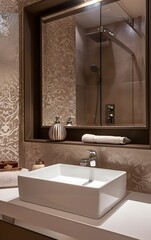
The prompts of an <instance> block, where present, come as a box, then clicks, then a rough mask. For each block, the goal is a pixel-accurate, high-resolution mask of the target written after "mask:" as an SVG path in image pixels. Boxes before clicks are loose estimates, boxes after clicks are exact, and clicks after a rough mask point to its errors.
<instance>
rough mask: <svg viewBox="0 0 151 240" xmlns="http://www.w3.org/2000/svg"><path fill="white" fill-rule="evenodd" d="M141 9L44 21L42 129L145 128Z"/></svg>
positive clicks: (134, 4) (138, 2)
mask: <svg viewBox="0 0 151 240" xmlns="http://www.w3.org/2000/svg"><path fill="white" fill-rule="evenodd" d="M145 5H146V1H145V0H133V1H131V0H120V1H113V2H112V3H109V4H103V1H102V2H100V3H96V4H93V5H91V6H89V7H85V9H84V11H83V8H82V11H81V12H80V13H79V11H78V13H75V12H72V11H71V13H70V14H69V13H68V16H65V15H63V16H62V14H60V15H59V17H57V18H55V19H53V18H52V15H50V16H48V17H46V18H42V126H50V125H52V124H53V123H54V121H55V117H56V116H60V117H61V122H62V123H63V124H65V125H67V126H77V127H78V126H112V127H113V126H146V76H145V72H146V54H145V48H146V46H145V45H146V11H145V9H146V7H145Z"/></svg>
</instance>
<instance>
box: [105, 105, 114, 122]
mask: <svg viewBox="0 0 151 240" xmlns="http://www.w3.org/2000/svg"><path fill="white" fill-rule="evenodd" d="M105 109H106V110H105V111H106V113H105V115H106V124H115V104H106V108H105Z"/></svg>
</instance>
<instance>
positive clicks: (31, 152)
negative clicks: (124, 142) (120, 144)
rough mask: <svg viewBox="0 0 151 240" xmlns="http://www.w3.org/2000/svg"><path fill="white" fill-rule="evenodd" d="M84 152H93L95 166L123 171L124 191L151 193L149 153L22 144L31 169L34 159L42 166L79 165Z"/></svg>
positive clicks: (77, 146) (114, 148)
mask: <svg viewBox="0 0 151 240" xmlns="http://www.w3.org/2000/svg"><path fill="white" fill-rule="evenodd" d="M88 149H93V150H96V151H97V154H98V167H101V168H108V169H115V170H123V171H126V172H127V189H128V190H131V191H137V192H144V193H151V160H150V159H151V151H150V150H138V149H129V148H117V147H112V148H111V147H96V146H95V147H94V146H93V147H92V146H87V145H85V144H84V145H82V146H81V145H68V144H57V143H49V142H48V143H26V144H25V153H26V154H25V162H26V167H27V168H29V169H32V166H33V164H34V163H35V161H36V160H37V159H39V158H40V159H42V160H43V161H44V162H45V164H46V166H48V165H52V164H55V163H66V164H74V165H79V164H80V160H81V159H83V158H88V155H89V154H88V151H87V150H88Z"/></svg>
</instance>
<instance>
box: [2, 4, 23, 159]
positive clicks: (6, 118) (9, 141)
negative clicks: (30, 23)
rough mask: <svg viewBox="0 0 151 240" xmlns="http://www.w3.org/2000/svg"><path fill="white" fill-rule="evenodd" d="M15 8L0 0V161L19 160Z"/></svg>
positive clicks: (17, 56)
mask: <svg viewBox="0 0 151 240" xmlns="http://www.w3.org/2000/svg"><path fill="white" fill-rule="evenodd" d="M17 12H18V5H17V1H11V0H10V1H6V0H5V1H0V18H1V27H0V161H10V160H16V161H18V160H19V16H18V14H17ZM2 19H3V20H2ZM3 24H4V25H5V26H3ZM4 27H5V28H4Z"/></svg>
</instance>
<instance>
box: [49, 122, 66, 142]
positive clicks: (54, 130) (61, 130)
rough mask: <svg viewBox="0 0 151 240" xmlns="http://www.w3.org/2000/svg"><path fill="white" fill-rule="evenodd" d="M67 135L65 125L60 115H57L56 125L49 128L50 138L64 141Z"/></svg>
mask: <svg viewBox="0 0 151 240" xmlns="http://www.w3.org/2000/svg"><path fill="white" fill-rule="evenodd" d="M66 135H67V132H66V129H65V127H64V126H63V125H62V124H61V123H60V120H59V117H56V121H55V123H54V125H52V126H51V127H50V129H49V138H50V140H52V141H63V140H65V138H66Z"/></svg>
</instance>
